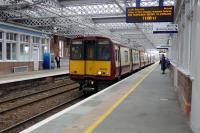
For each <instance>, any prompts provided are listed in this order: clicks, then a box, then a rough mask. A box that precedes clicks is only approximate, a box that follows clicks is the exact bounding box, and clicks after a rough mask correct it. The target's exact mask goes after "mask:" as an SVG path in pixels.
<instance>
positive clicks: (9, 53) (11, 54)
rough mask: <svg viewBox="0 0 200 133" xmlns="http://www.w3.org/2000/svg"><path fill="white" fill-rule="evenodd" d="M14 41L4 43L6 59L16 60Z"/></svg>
mask: <svg viewBox="0 0 200 133" xmlns="http://www.w3.org/2000/svg"><path fill="white" fill-rule="evenodd" d="M16 50H17V49H16V43H6V59H7V60H16Z"/></svg>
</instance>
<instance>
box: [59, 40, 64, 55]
mask: <svg viewBox="0 0 200 133" xmlns="http://www.w3.org/2000/svg"><path fill="white" fill-rule="evenodd" d="M63 51H64V41H62V40H60V41H59V56H60V57H63Z"/></svg>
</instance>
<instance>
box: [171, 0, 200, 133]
mask: <svg viewBox="0 0 200 133" xmlns="http://www.w3.org/2000/svg"><path fill="white" fill-rule="evenodd" d="M178 8H180V9H181V10H180V14H179V16H178V17H177V22H176V23H178V24H179V33H178V34H174V35H173V37H172V51H171V56H170V57H171V59H172V62H173V64H175V66H176V68H175V74H174V80H175V82H174V84H175V86H176V85H177V75H176V72H177V70H180V71H182V72H183V73H184V74H185V75H188V76H189V77H190V79H191V80H192V104H191V106H192V108H191V120H190V124H191V128H192V130H193V132H194V133H200V0H189V1H184V4H183V6H182V7H178Z"/></svg>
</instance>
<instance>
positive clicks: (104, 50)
mask: <svg viewBox="0 0 200 133" xmlns="http://www.w3.org/2000/svg"><path fill="white" fill-rule="evenodd" d="M116 52H117V51H116ZM110 55H111V54H110V45H109V44H99V45H98V46H97V59H98V60H109V59H110ZM116 57H117V56H116ZM116 60H117V59H116Z"/></svg>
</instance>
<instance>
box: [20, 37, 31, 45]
mask: <svg viewBox="0 0 200 133" xmlns="http://www.w3.org/2000/svg"><path fill="white" fill-rule="evenodd" d="M20 42H25V43H30V36H27V35H20Z"/></svg>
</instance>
